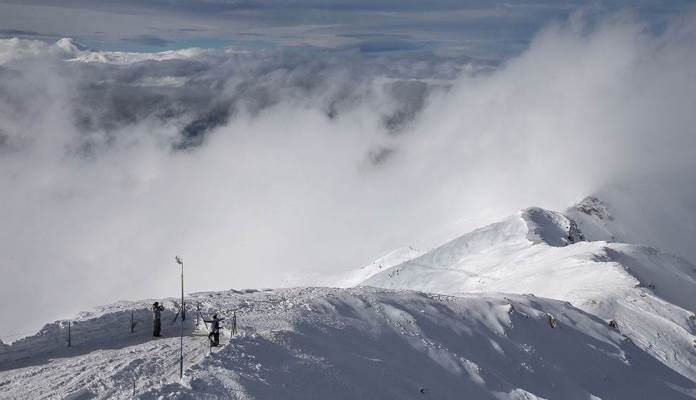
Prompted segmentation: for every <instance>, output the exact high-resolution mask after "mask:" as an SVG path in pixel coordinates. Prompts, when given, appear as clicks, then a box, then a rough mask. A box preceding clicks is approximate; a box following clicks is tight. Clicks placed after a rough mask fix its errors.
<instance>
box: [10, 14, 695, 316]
mask: <svg viewBox="0 0 696 400" xmlns="http://www.w3.org/2000/svg"><path fill="white" fill-rule="evenodd" d="M693 30H694V20H693V19H685V20H682V21H680V22H678V23H676V22H675V24H674V25H673V26H672V27H671V29H669V30H668V31H667V32H666V33H664V34H660V35H657V36H656V35H654V34H651V33H647V32H645V31H643V30H642V29H641V27H640V26H639V25H637V24H634V23H632V22H630V21H622V20H618V21H617V20H614V21H608V22H606V23H605V24H600V25H599V26H597V27H595V28H592V29H591V30H590V31H589V32H587V31H588V28H587V27H585V26H582V23H581V22H580V23H577V22H574V23H570V24H568V25H563V26H556V27H551V28H548V29H547V30H545V31H544V32H542V33H541V34H539V36H538V37H537V38H536V40H535V41H534V43H533V45H532V46H531V48H530V49H529V50H528V51H527V52H525V53H524V54H523V55H522V56H520V57H519V58H516V59H513V60H510V61H509V62H508V63H507V64H506V65H503V66H500V67H499V68H497V69H496V70H494V71H488V72H482V71H481V70H476V71H474V72H471V71H468V70H466V71H465V72H462V73H461V76H460V77H459V78H458V79H457V80H456V82H454V83H452V87H450V88H447V86H448V84H445V85H444V86H445V87H442V86H433V85H430V86H428V87H429V90H427V91H425V92H423V91H420V90H414V89H413V88H407V89H403V88H399V89H395V88H394V87H393V86H390V85H393V83H394V82H395V81H396V82H405V83H403V84H408V82H416V81H419V80H421V79H422V80H423V81H424V82H432V80H425V78H440V77H443V76H444V77H449V76H450V75H451V74H452V71H458V70H459V69H460V68H459V67H460V66H459V64H457V63H449V62H447V61H443V60H439V61H437V60H436V61H433V60H431V61H427V60H426V61H423V60H417V62H414V61H413V60H409V59H393V58H391V59H390V58H384V59H378V60H377V61H375V59H373V58H365V59H362V60H358V61H355V60H353V61H350V62H347V61H346V59H345V58H341V57H339V56H336V55H335V54H331V53H323V54H317V53H310V54H293V53H286V52H280V53H277V54H276V53H273V54H271V53H265V52H262V53H258V54H257V53H249V54H246V55H239V54H237V53H232V54H230V53H227V54H222V53H220V54H221V55H217V56H215V55H207V56H205V57H202V58H201V59H198V60H192V61H190V62H189V61H182V60H170V61H169V62H154V61H147V62H144V63H136V64H125V65H121V66H114V65H108V64H81V63H74V62H64V61H61V60H60V59H56V58H51V57H45V56H44V55H45V53H46V52H47V51H48V50H46V49H45V48H40V49H39V50H38V51H36V52H35V54H36V56H32V57H23V58H21V59H20V57H17V56H16V55H15V54H16V53H14V52H15V50H13V48H12V47H11V46H10V49H9V50H7V48H8V47H7V44H6V43H5V44H0V46H5V50H3V51H1V52H0V57H5V58H4V59H5V60H9V61H6V63H5V65H4V67H2V69H0V74H2V75H0V76H2V78H1V79H0V82H1V83H0V114H1V115H2V118H0V135H2V138H3V139H2V141H0V143H2V147H0V187H2V190H3V196H2V198H3V205H2V207H1V208H0V220H2V221H3V227H4V229H3V230H2V232H1V233H0V253H1V254H3V262H2V266H1V268H2V275H3V280H2V284H1V285H2V287H1V289H2V293H3V295H2V299H1V300H2V301H0V304H2V305H1V306H0V313H1V315H2V316H3V320H5V321H13V324H14V321H18V322H17V324H18V325H20V326H22V324H23V323H22V322H19V319H22V320H24V321H25V322H26V324H24V325H35V324H37V323H39V322H41V321H44V320H46V319H47V318H50V317H54V316H56V315H58V314H60V313H63V312H69V311H73V310H75V309H77V308H83V307H87V306H89V305H92V304H94V303H98V302H108V301H111V300H114V299H117V298H129V297H144V296H163V295H170V294H175V293H176V285H177V282H178V281H177V279H178V276H177V273H178V272H177V271H178V270H177V269H176V266H175V264H174V263H173V256H174V255H176V254H178V255H182V256H183V257H184V259H185V261H186V265H187V276H188V282H189V286H188V290H203V289H222V288H229V287H243V286H272V285H274V284H277V283H279V282H280V281H281V279H282V278H283V277H284V276H285V275H286V274H287V273H288V272H290V271H299V270H317V271H318V270H322V271H329V270H338V269H340V268H348V267H351V266H356V265H361V264H365V263H366V262H367V261H369V260H370V259H371V258H372V257H373V256H375V255H377V254H378V253H380V252H382V251H384V250H388V249H390V248H393V247H401V246H404V245H411V244H412V245H416V246H417V247H419V248H424V247H427V246H429V245H433V244H437V241H438V240H441V239H443V238H444V236H446V235H447V234H452V233H454V232H462V231H464V230H465V229H468V228H473V227H475V226H476V225H477V224H478V223H480V222H482V221H483V220H488V219H490V218H492V217H493V216H498V215H502V214H506V213H509V212H513V211H514V210H516V209H518V208H521V207H526V206H529V205H542V206H549V207H563V206H564V205H568V204H569V203H570V202H572V201H574V200H577V199H579V198H580V197H581V196H583V195H585V194H588V193H590V192H592V191H594V190H596V189H598V188H600V187H602V186H604V185H607V184H613V183H617V182H619V183H625V182H629V183H630V182H635V181H636V180H645V181H656V180H659V181H660V183H661V185H662V186H661V187H662V188H663V189H664V190H668V191H672V192H673V193H674V201H675V202H683V203H684V204H687V205H688V204H694V203H693V202H692V203H689V202H688V201H687V200H689V199H693V198H694V197H695V194H694V191H693V190H692V189H691V190H688V189H684V187H685V186H686V185H688V184H689V183H691V182H694V181H696V179H694V178H695V177H694V171H696V165H694V163H695V161H694V159H696V157H693V155H694V154H693V153H694V149H695V148H696V147H695V146H696V137H695V135H694V133H693V126H696V115H695V114H694V113H693V112H692V104H693V100H694V97H695V95H696V76H694V75H693V73H692V70H693V66H694V65H696V48H695V47H694V44H693V43H696V42H695V41H693V40H691V39H692V38H693ZM28 45H29V44H28ZM12 46H15V45H12ZM213 53H214V52H213ZM245 57H246V58H245ZM321 57H325V59H322V58H321ZM318 60H319V61H318ZM419 63H421V64H419ZM406 65H413V66H414V67H413V68H414V70H411V69H409V68H404V66H406ZM407 74H411V75H412V76H409V75H407ZM7 76H12V77H13V79H7V78H6V77H7ZM169 77H172V79H179V80H177V82H184V83H183V86H181V87H171V88H170V87H164V88H162V87H143V86H142V85H141V84H139V83H142V82H143V80H144V79H150V78H151V79H164V80H165V81H166V79H169ZM181 78H185V79H181ZM437 82H442V81H437ZM445 82H449V81H447V80H445ZM438 87H439V88H438ZM403 97H406V98H403ZM412 97H413V98H412ZM204 99H206V100H205V101H204ZM414 102H416V103H418V104H417V105H416V106H415V108H413V107H411V106H412V105H413V104H414ZM419 102H420V103H419ZM421 107H422V108H421ZM221 109H222V110H226V111H225V112H222V114H224V115H223V116H222V117H220V119H215V118H217V116H219V114H220V113H221V111H220V110H221ZM211 110H212V111H211ZM399 111H402V112H403V113H404V115H405V117H406V120H405V121H406V122H404V125H400V126H399V127H398V128H396V130H389V129H388V126H389V125H388V124H385V121H386V120H388V119H389V118H390V117H391V116H394V115H395V114H396V113H398V112H399ZM201 116H208V117H209V119H208V120H205V118H201ZM409 118H412V119H409ZM196 119H198V120H201V119H202V120H203V121H204V122H202V124H205V123H206V122H205V121H208V125H209V126H206V128H207V129H208V130H207V133H205V134H204V135H203V136H202V139H201V140H200V144H199V145H193V146H191V147H188V148H185V149H184V150H175V149H177V148H180V147H177V146H176V144H177V143H179V144H180V143H181V138H182V136H181V135H182V132H186V130H185V127H187V126H190V123H191V122H192V121H194V120H196ZM409 121H410V122H409ZM383 150H384V153H383V154H382V151H383ZM375 154H382V156H383V157H384V159H383V161H382V162H380V163H378V164H374V163H373V162H370V159H371V157H372V159H373V160H374V159H375V157H376V156H375ZM371 155H372V156H371ZM380 157H381V156H380ZM380 157H376V158H380ZM665 177H669V179H665ZM674 188H679V190H676V189H674ZM686 208H687V209H688V208H689V207H688V206H686ZM692 208H693V207H692ZM690 211H694V210H693V209H691V210H690ZM691 215H693V214H691ZM443 232H445V233H443ZM675 233H676V234H675V240H679V237H678V234H679V233H680V232H675ZM682 239H683V240H687V239H684V238H682ZM15 298H20V299H22V300H23V302H24V305H23V306H21V307H19V306H18V305H17V304H14V302H13V301H11V299H15ZM27 313H29V314H30V316H29V317H27Z"/></svg>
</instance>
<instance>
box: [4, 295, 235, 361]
mask: <svg viewBox="0 0 696 400" xmlns="http://www.w3.org/2000/svg"><path fill="white" fill-rule="evenodd" d="M189 307H191V306H189ZM174 311H175V309H174V310H169V312H168V313H167V314H174ZM194 311H195V314H196V318H195V319H190V320H189V321H186V323H185V324H186V325H189V326H188V328H187V331H189V330H190V331H189V332H187V334H186V335H185V336H187V337H194V336H201V337H205V336H204V335H196V334H195V333H194V332H195V331H196V329H200V327H201V325H200V323H201V322H204V321H205V318H204V316H203V312H202V310H201V307H200V303H198V304H197V306H196V309H195V310H194ZM236 311H237V310H234V311H233V316H232V317H231V318H230V319H228V320H227V321H225V322H223V323H221V325H222V327H223V328H226V329H229V330H230V337H232V336H235V335H236V334H237V324H236V322H237V315H236ZM177 314H178V313H177ZM146 315H147V317H146ZM163 317H164V318H162V319H165V318H166V319H169V318H168V317H166V316H165V315H163ZM100 320H101V321H100ZM169 320H170V323H169V324H166V325H167V326H168V327H172V326H178V325H179V324H180V323H181V321H180V320H179V321H177V320H176V319H174V320H171V319H169ZM152 321H154V318H153V317H152V312H151V310H149V309H147V308H136V309H130V310H128V309H126V310H120V311H117V312H114V313H109V314H103V315H100V316H98V317H96V318H93V319H89V320H60V321H56V322H53V323H50V324H47V325H45V326H44V327H43V328H41V329H40V330H38V331H35V330H31V331H21V332H13V333H9V334H4V335H2V336H0V340H1V341H2V343H1V344H0V363H5V362H15V361H22V360H29V359H31V358H33V357H40V356H42V355H45V354H50V353H52V352H55V351H58V350H60V349H68V348H77V349H79V348H80V347H82V348H84V347H85V346H87V348H90V347H93V346H98V345H99V342H100V341H104V340H106V341H118V340H128V339H129V338H133V337H144V336H146V335H147V336H149V334H150V333H151V332H148V329H147V327H148V323H152ZM163 325H164V324H163ZM205 325H206V327H205V328H206V329H205V331H206V332H209V330H208V326H207V324H205ZM104 332H108V333H110V335H109V336H111V338H105V336H104Z"/></svg>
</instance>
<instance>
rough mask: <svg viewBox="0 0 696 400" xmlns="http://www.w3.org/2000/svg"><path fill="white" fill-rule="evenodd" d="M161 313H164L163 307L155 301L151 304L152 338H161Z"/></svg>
mask: <svg viewBox="0 0 696 400" xmlns="http://www.w3.org/2000/svg"><path fill="white" fill-rule="evenodd" d="M162 311H164V306H161V305H160V304H159V302H157V301H156V302H154V303H153V304H152V322H153V323H154V326H153V329H152V336H155V337H160V336H162V335H160V330H161V329H162V321H161V319H160V317H161V313H162Z"/></svg>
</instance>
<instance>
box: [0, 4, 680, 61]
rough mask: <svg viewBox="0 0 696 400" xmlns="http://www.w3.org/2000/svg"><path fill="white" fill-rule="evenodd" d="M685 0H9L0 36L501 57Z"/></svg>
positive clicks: (107, 45) (657, 14) (111, 44)
mask: <svg viewBox="0 0 696 400" xmlns="http://www.w3.org/2000/svg"><path fill="white" fill-rule="evenodd" d="M689 3H690V2H689V1H687V0H665V1H649V0H633V1H625V0H623V1H622V0H614V1H606V0H605V1H579V0H578V1H575V0H573V1H569V0H566V1H557V0H520V1H499V0H431V1H417V0H293V1H288V0H239V1H237V0H151V1H145V2H143V1H135V0H133V1H131V0H126V1H124V0H120V1H117V0H99V1H94V0H64V1H57V0H9V1H8V0H2V1H0V37H1V36H4V37H14V36H19V37H23V38H37V39H43V40H55V39H57V38H61V37H73V38H75V39H77V40H78V41H79V42H81V43H84V44H86V45H88V46H91V47H93V48H97V49H102V50H122V51H161V50H166V49H177V48H185V47H194V46H195V47H230V46H234V47H238V48H247V49H259V48H276V47H309V48H320V49H327V48H328V49H361V50H363V51H378V52H382V51H413V50H429V51H435V52H438V53H442V54H456V55H462V54H465V55H468V56H472V57H478V58H487V59H504V58H507V57H510V56H511V55H514V54H519V53H520V52H521V51H523V50H524V49H525V48H526V47H527V46H528V44H529V42H530V41H531V39H532V37H533V35H534V34H535V32H537V30H538V29H540V28H541V27H543V26H544V25H545V24H548V23H550V22H553V21H562V20H565V19H567V18H568V17H569V16H570V15H572V14H573V13H577V12H579V11H580V12H583V13H585V14H586V15H587V16H588V18H590V17H597V18H598V17H601V16H602V15H606V14H607V13H612V12H628V13H632V14H635V15H638V16H640V18H641V19H642V20H643V21H644V22H646V23H648V24H650V25H651V27H652V28H653V29H658V30H659V29H662V28H663V27H664V26H665V23H666V22H665V21H666V20H667V19H668V18H669V17H670V16H674V15H679V14H680V13H681V12H683V11H684V10H685V9H686V8H688V6H689Z"/></svg>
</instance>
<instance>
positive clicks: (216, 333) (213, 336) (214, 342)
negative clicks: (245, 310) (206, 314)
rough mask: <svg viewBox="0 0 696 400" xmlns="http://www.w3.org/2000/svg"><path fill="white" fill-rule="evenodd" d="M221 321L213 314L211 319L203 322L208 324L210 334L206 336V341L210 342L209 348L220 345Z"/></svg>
mask: <svg viewBox="0 0 696 400" xmlns="http://www.w3.org/2000/svg"><path fill="white" fill-rule="evenodd" d="M223 320H224V318H218V316H217V314H213V319H211V320H207V319H206V320H204V321H205V322H208V323H210V333H209V334H208V339H209V340H210V345H211V346H219V345H220V321H223Z"/></svg>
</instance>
